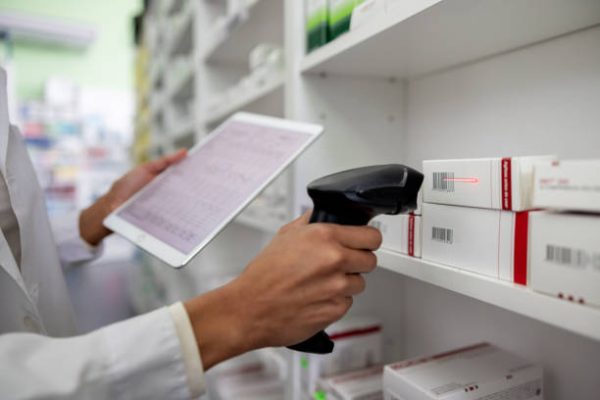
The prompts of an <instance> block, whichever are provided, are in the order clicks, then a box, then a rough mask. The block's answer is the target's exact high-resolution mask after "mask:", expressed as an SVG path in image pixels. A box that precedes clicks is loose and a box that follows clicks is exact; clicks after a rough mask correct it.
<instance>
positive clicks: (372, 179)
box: [288, 164, 423, 354]
mask: <svg viewBox="0 0 600 400" xmlns="http://www.w3.org/2000/svg"><path fill="white" fill-rule="evenodd" d="M422 183H423V174H421V173H420V172H419V171H416V170H414V169H412V168H409V167H406V166H404V165H399V164H389V165H375V166H369V167H363V168H355V169H350V170H347V171H342V172H338V173H336V174H332V175H328V176H325V177H323V178H320V179H317V180H315V181H313V182H311V183H310V184H309V185H308V195H309V196H310V197H311V199H312V200H313V203H314V209H313V212H312V215H311V217H310V223H314V222H329V223H334V224H341V225H366V224H368V223H369V221H370V220H371V218H373V217H375V216H377V215H379V214H390V215H396V214H400V213H406V212H409V211H412V210H414V209H416V208H417V193H418V192H419V189H420V188H421V184H422ZM333 347H334V343H333V341H332V340H331V339H330V338H329V336H328V335H327V333H325V332H324V331H321V332H318V333H317V334H316V335H314V336H312V337H311V338H309V339H307V340H305V341H303V342H301V343H298V344H295V345H293V346H289V347H288V348H290V349H292V350H297V351H302V352H305V353H315V354H328V353H331V352H332V351H333Z"/></svg>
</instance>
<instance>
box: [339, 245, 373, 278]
mask: <svg viewBox="0 0 600 400" xmlns="http://www.w3.org/2000/svg"><path fill="white" fill-rule="evenodd" d="M344 253H345V255H344V261H343V264H342V265H341V267H342V271H344V272H345V273H347V274H366V273H369V272H372V271H373V270H374V269H375V268H376V267H377V256H376V255H375V253H373V252H371V251H369V250H348V249H346V250H345V252H344Z"/></svg>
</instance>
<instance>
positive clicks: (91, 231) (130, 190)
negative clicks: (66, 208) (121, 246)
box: [79, 149, 187, 246]
mask: <svg viewBox="0 0 600 400" xmlns="http://www.w3.org/2000/svg"><path fill="white" fill-rule="evenodd" d="M186 155H187V151H186V150H184V149H183V150H179V151H177V152H175V153H173V154H170V155H167V156H164V157H162V158H159V159H158V160H154V161H150V162H148V163H145V164H142V165H140V166H138V167H136V168H134V169H132V170H131V171H129V172H128V173H126V174H125V175H123V176H122V177H121V178H120V179H119V180H117V181H116V182H115V183H113V185H112V186H111V188H110V190H109V191H108V193H106V194H105V195H104V196H102V197H100V198H99V199H98V200H97V201H96V202H95V203H94V204H92V205H91V206H90V207H88V208H86V209H85V210H83V211H82V212H81V214H80V216H79V233H80V235H81V238H82V239H83V240H85V241H86V242H87V243H89V244H90V245H92V246H96V245H98V244H99V243H100V242H101V241H102V240H103V239H104V238H105V237H106V236H108V235H110V234H111V233H112V232H111V231H110V230H109V229H107V228H106V227H105V226H104V225H103V224H102V221H104V218H106V217H107V216H108V214H110V213H111V212H113V211H114V210H116V209H117V208H118V207H119V206H120V205H121V204H123V203H125V202H126V201H127V200H128V199H129V198H130V197H131V196H133V195H134V194H136V193H137V192H138V191H139V190H140V189H141V188H143V187H144V186H146V185H147V184H148V183H149V182H150V181H151V180H152V179H154V178H156V177H157V176H158V175H159V174H160V173H161V172H163V171H164V170H166V169H167V168H168V167H170V166H171V165H173V164H175V163H177V162H179V161H181V160H182V159H184V158H185V157H186Z"/></svg>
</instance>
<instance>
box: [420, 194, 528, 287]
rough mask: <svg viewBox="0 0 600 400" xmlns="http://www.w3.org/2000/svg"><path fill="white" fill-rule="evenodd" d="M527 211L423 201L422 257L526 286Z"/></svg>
mask: <svg viewBox="0 0 600 400" xmlns="http://www.w3.org/2000/svg"><path fill="white" fill-rule="evenodd" d="M532 213H533V212H532ZM529 214H530V212H528V211H523V212H512V211H500V210H492V209H484V208H470V207H456V206H448V205H441V204H428V203H424V204H423V218H422V229H423V230H422V235H423V236H422V239H423V243H422V258H423V259H424V260H428V261H433V262H437V263H440V264H445V265H449V266H452V267H456V268H460V269H464V270H467V271H471V272H476V273H479V274H483V275H487V276H490V277H493V278H498V279H502V280H505V281H509V282H515V283H519V284H522V285H526V284H527V248H528V239H529V238H528V219H529Z"/></svg>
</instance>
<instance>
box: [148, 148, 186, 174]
mask: <svg viewBox="0 0 600 400" xmlns="http://www.w3.org/2000/svg"><path fill="white" fill-rule="evenodd" d="M186 156H187V150H186V149H181V150H178V151H176V152H175V153H172V154H168V155H166V156H163V157H161V158H159V159H158V160H154V161H150V162H149V163H147V164H145V165H144V168H146V170H148V171H149V172H150V173H152V174H155V175H156V174H160V173H161V172H163V171H164V170H165V169H167V168H168V167H169V166H171V165H173V164H176V163H178V162H179V161H181V160H183V159H184V158H185V157H186Z"/></svg>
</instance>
